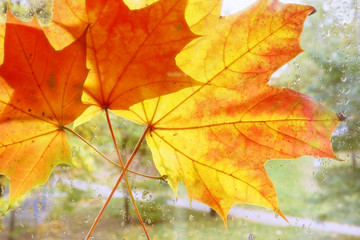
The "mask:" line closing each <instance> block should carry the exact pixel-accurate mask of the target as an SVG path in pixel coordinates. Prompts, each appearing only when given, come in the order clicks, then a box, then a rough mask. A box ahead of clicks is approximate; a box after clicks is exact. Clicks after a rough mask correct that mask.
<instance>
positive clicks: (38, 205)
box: [36, 201, 43, 211]
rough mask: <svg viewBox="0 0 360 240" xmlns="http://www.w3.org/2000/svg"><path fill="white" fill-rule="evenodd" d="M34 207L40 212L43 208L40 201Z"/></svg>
mask: <svg viewBox="0 0 360 240" xmlns="http://www.w3.org/2000/svg"><path fill="white" fill-rule="evenodd" d="M36 205H37V208H38V210H39V211H40V210H41V209H42V207H43V205H42V202H41V201H38V202H37V204H36Z"/></svg>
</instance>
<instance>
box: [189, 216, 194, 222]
mask: <svg viewBox="0 0 360 240" xmlns="http://www.w3.org/2000/svg"><path fill="white" fill-rule="evenodd" d="M194 220H195V218H194V216H193V215H192V214H190V216H189V221H190V222H191V221H194Z"/></svg>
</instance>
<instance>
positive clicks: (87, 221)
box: [84, 215, 90, 223]
mask: <svg viewBox="0 0 360 240" xmlns="http://www.w3.org/2000/svg"><path fill="white" fill-rule="evenodd" d="M89 220H90V215H87V216H86V218H85V220H84V223H89Z"/></svg>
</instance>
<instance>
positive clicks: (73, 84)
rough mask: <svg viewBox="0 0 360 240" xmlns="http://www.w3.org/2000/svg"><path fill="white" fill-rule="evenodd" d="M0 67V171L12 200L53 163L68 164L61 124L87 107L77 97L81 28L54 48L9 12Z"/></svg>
mask: <svg viewBox="0 0 360 240" xmlns="http://www.w3.org/2000/svg"><path fill="white" fill-rule="evenodd" d="M4 49H5V52H4V55H5V56H4V62H3V64H2V65H1V67H0V174H3V175H6V176H7V177H8V178H9V179H10V188H11V191H10V201H11V203H13V202H14V201H15V200H17V199H18V198H19V197H20V196H22V195H23V194H25V193H26V192H27V191H29V190H30V189H31V188H33V187H34V186H36V185H39V184H44V183H45V181H46V180H47V179H48V177H49V175H50V173H51V171H52V169H53V168H54V167H55V166H56V165H57V164H58V163H67V164H71V152H70V148H69V144H68V142H67V139H66V136H65V133H64V131H63V129H62V128H63V126H65V125H67V124H70V123H72V122H73V121H74V120H75V119H76V118H78V117H79V116H80V115H81V114H82V113H83V111H85V109H86V108H87V106H86V105H84V104H83V103H82V102H81V95H82V91H83V84H84V81H85V79H86V76H87V73H88V70H87V69H86V46H85V33H84V34H83V35H82V36H80V38H79V39H78V40H76V41H75V42H74V43H72V44H71V45H69V46H68V47H66V48H64V49H63V50H61V51H55V50H54V49H53V47H52V46H51V45H50V43H49V42H48V40H47V38H46V36H45V34H44V33H43V31H42V30H41V29H40V26H39V25H38V23H37V22H36V20H33V21H32V22H30V23H23V22H20V21H19V20H17V19H16V18H15V17H13V16H12V14H11V13H10V12H9V13H8V16H7V24H6V34H5V47H4Z"/></svg>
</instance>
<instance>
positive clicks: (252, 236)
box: [248, 234, 256, 240]
mask: <svg viewBox="0 0 360 240" xmlns="http://www.w3.org/2000/svg"><path fill="white" fill-rule="evenodd" d="M255 239H256V237H255V235H253V234H250V235H249V237H248V240H255Z"/></svg>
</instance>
